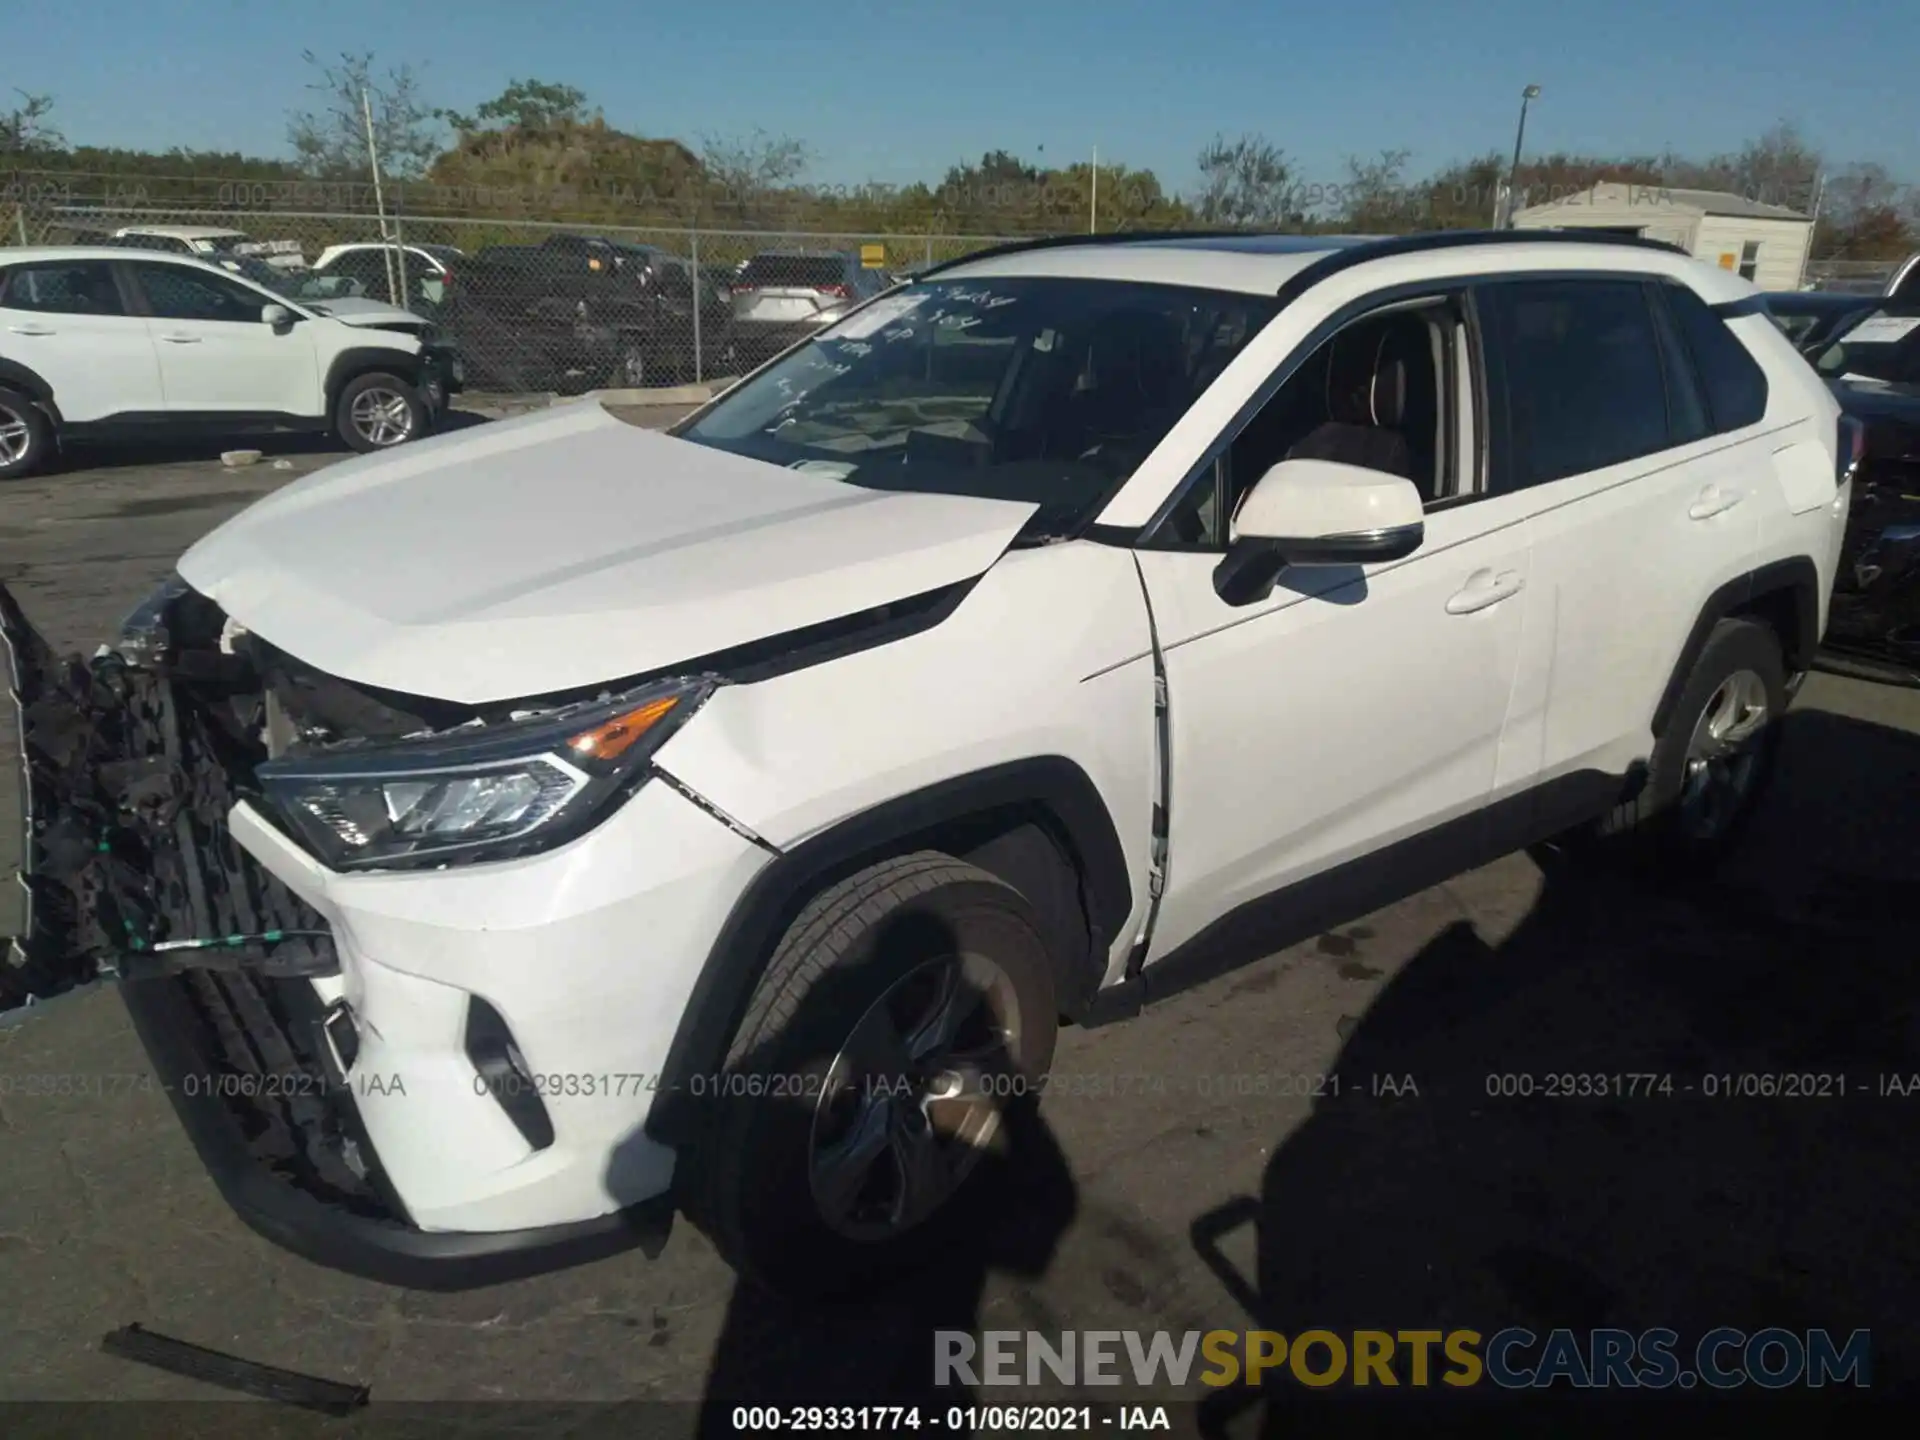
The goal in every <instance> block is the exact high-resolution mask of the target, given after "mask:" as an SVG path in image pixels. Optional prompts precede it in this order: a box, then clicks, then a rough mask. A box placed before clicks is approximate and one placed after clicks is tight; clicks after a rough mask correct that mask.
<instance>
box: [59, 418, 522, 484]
mask: <svg viewBox="0 0 1920 1440" xmlns="http://www.w3.org/2000/svg"><path fill="white" fill-rule="evenodd" d="M488 418H489V417H487V416H485V415H480V414H476V413H475V412H473V411H471V410H458V409H455V410H450V411H448V412H447V413H446V415H445V416H443V417H442V418H441V421H440V424H439V426H438V428H436V429H435V431H434V432H433V433H434V434H436V435H447V434H451V433H452V432H454V431H456V430H467V429H470V428H472V427H473V426H475V425H484V424H486V423H487V420H488ZM229 450H258V451H259V452H260V453H261V455H262V456H263V457H264V458H265V459H267V460H273V459H277V458H278V457H280V456H282V455H345V454H348V453H349V451H348V450H347V447H346V446H345V445H344V444H342V443H341V440H340V437H339V436H337V435H334V434H333V433H331V432H330V431H329V432H322V433H316V432H313V431H306V430H287V431H269V432H265V433H262V432H260V431H247V432H242V433H239V434H233V435H220V434H213V433H209V434H198V435H156V436H152V437H148V438H143V439H139V440H118V439H116V440H87V441H84V442H79V443H75V444H72V445H68V446H65V447H63V450H62V455H63V458H62V463H61V466H60V468H61V469H64V470H75V469H81V468H85V469H88V470H122V469H127V468H130V467H132V466H137V465H180V464H187V463H190V462H192V461H196V460H218V459H219V458H220V457H221V456H222V455H223V454H225V453H226V452H227V451H229Z"/></svg>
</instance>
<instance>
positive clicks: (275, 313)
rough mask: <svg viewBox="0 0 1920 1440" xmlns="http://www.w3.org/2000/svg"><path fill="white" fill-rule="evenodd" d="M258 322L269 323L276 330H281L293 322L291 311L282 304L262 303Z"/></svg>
mask: <svg viewBox="0 0 1920 1440" xmlns="http://www.w3.org/2000/svg"><path fill="white" fill-rule="evenodd" d="M260 323H261V324H262V325H271V326H272V327H273V328H274V329H276V330H283V329H285V328H286V327H287V326H289V325H291V324H293V312H292V311H291V310H289V309H287V307H286V306H284V305H262V306H261V307H260Z"/></svg>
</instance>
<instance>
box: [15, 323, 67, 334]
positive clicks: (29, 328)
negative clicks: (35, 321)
mask: <svg viewBox="0 0 1920 1440" xmlns="http://www.w3.org/2000/svg"><path fill="white" fill-rule="evenodd" d="M7 329H9V330H10V331H12V332H13V333H14V334H15V335H54V334H57V333H58V332H57V331H55V330H51V329H49V328H48V327H47V326H45V325H9V326H8V327H7Z"/></svg>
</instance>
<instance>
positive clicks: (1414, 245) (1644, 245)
mask: <svg viewBox="0 0 1920 1440" xmlns="http://www.w3.org/2000/svg"><path fill="white" fill-rule="evenodd" d="M1260 235H1273V236H1282V235H1284V236H1287V237H1289V238H1298V239H1299V240H1300V241H1302V242H1303V248H1304V246H1305V244H1306V243H1309V242H1311V241H1313V240H1314V239H1315V238H1318V237H1315V236H1312V235H1304V234H1301V235H1296V234H1295V232H1292V231H1279V230H1111V231H1105V232H1102V233H1100V234H1097V235H1045V236H1040V237H1037V238H1035V239H1032V240H1014V241H1010V242H1008V243H1007V244H1004V245H990V246H988V247H987V248H986V249H984V250H975V251H973V252H971V253H970V254H966V255H962V256H960V257H958V258H957V259H953V260H943V261H941V262H940V263H939V264H938V265H933V266H930V267H928V268H927V269H924V270H921V271H920V272H919V273H918V274H916V275H915V276H914V278H915V279H916V280H925V279H926V278H928V277H929V276H931V275H938V274H940V273H941V272H942V271H944V270H951V269H954V268H955V267H956V266H960V265H971V264H973V263H974V262H975V261H978V260H995V259H998V258H999V257H1000V256H1002V255H1024V254H1026V253H1027V252H1028V251H1031V250H1066V249H1072V248H1074V247H1076V246H1088V245H1100V246H1107V245H1156V244H1165V243H1167V242H1168V241H1175V240H1186V241H1191V240H1244V239H1248V238H1251V237H1254V236H1260ZM1325 238H1326V239H1327V240H1329V241H1331V242H1335V243H1333V244H1330V245H1329V246H1328V250H1327V253H1326V254H1323V255H1321V256H1320V258H1319V259H1317V260H1315V261H1313V262H1312V263H1311V264H1310V265H1308V266H1307V267H1306V269H1304V270H1302V271H1301V272H1300V273H1299V274H1298V275H1295V276H1294V277H1293V278H1292V279H1290V280H1289V281H1288V282H1287V284H1286V285H1285V286H1283V287H1282V291H1283V293H1287V294H1298V293H1299V291H1300V289H1302V288H1304V287H1303V286H1301V285H1300V284H1299V283H1298V282H1300V281H1302V280H1307V283H1309V284H1312V283H1315V282H1317V281H1319V280H1322V279H1325V278H1326V277H1327V276H1328V275H1330V274H1333V273H1334V272H1336V271H1339V270H1345V269H1347V268H1348V267H1349V266H1353V265H1361V264H1364V263H1366V262H1367V261H1369V260H1384V259H1388V258H1390V257H1392V256H1395V255H1413V254H1418V253H1419V252H1420V251H1423V250H1453V249H1458V248H1459V247H1461V246H1464V245H1523V244H1538V243H1541V242H1545V243H1548V244H1553V243H1556V242H1557V243H1560V244H1572V245H1626V246H1631V247H1633V248H1635V249H1640V250H1663V251H1666V252H1667V253H1668V254H1671V255H1685V254H1686V253H1687V251H1686V250H1685V249H1684V248H1682V247H1681V246H1679V245H1674V244H1671V243H1669V242H1668V241H1665V240H1649V239H1647V238H1646V237H1645V236H1643V235H1619V234H1611V233H1608V232H1606V231H1599V230H1586V231H1582V230H1429V231H1423V232H1421V233H1418V234H1414V235H1390V236H1386V237H1383V238H1380V239H1361V238H1355V237H1352V236H1344V235H1328V236H1326V237H1325ZM1309 276H1311V277H1312V278H1311V279H1310V280H1308V277H1309Z"/></svg>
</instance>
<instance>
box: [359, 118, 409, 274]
mask: <svg viewBox="0 0 1920 1440" xmlns="http://www.w3.org/2000/svg"><path fill="white" fill-rule="evenodd" d="M360 117H361V119H362V120H363V121H364V122H365V123H366V127H367V163H368V164H369V165H370V166H372V167H373V208H374V211H375V213H376V214H378V216H379V217H380V240H381V246H380V249H381V252H382V253H383V254H384V255H385V256H386V259H387V299H388V300H389V301H390V302H392V303H393V304H395V305H398V304H400V303H401V301H402V299H403V298H404V296H405V294H406V281H405V279H404V278H402V279H401V280H399V282H398V283H396V282H395V279H394V272H393V265H394V253H395V252H394V247H393V246H392V244H391V243H389V237H388V234H387V201H386V195H385V193H384V192H383V191H382V190H381V188H380V147H379V146H378V145H377V144H375V143H374V139H373V100H372V99H371V98H370V97H369V96H368V94H367V88H366V86H364V85H363V86H361V87H360ZM405 273H406V272H405V271H402V272H401V275H402V276H403V277H404V275H405Z"/></svg>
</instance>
